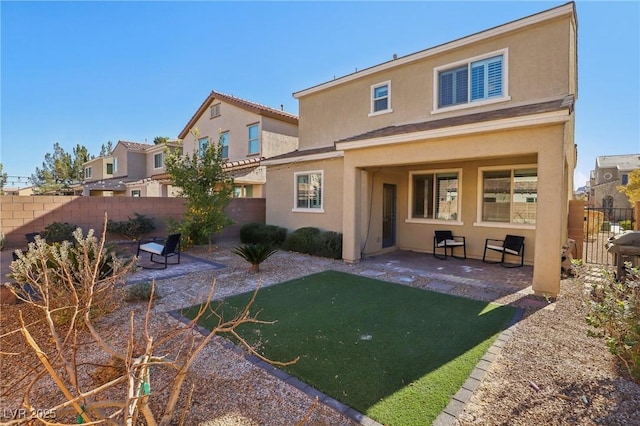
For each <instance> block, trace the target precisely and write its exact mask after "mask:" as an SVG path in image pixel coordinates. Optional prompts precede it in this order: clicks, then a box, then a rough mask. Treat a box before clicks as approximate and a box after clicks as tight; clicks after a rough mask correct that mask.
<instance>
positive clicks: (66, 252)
mask: <svg viewBox="0 0 640 426" xmlns="http://www.w3.org/2000/svg"><path fill="white" fill-rule="evenodd" d="M73 239H74V243H71V242H70V241H69V240H65V241H63V242H61V243H58V242H55V243H49V242H47V241H46V240H45V239H43V238H40V237H36V240H35V242H34V243H30V244H29V249H28V250H26V251H24V252H19V253H18V258H17V259H16V260H14V261H13V262H11V265H10V266H9V270H10V271H11V273H10V274H9V276H10V278H12V279H13V280H14V281H15V283H14V284H12V288H13V289H14V291H15V292H16V293H17V294H18V295H19V296H20V297H21V298H23V299H26V300H47V301H48V302H47V303H48V304H49V306H50V307H52V308H62V307H67V308H66V309H62V310H60V311H59V312H58V317H57V320H59V321H64V320H65V318H66V317H67V316H69V315H70V313H71V314H72V313H73V312H72V311H73V309H72V308H71V310H70V309H69V308H68V307H69V306H70V304H71V306H72V305H73V304H74V300H77V301H79V303H80V305H82V306H89V307H90V309H91V311H92V314H94V315H100V314H102V313H105V312H109V311H111V310H112V309H114V308H115V307H116V306H117V305H118V303H119V300H121V296H119V294H118V292H117V291H115V284H116V283H117V281H118V280H119V277H120V276H121V275H122V274H123V273H125V272H126V271H127V270H128V269H129V268H130V267H131V266H132V262H131V257H120V256H118V254H117V247H116V246H114V245H109V246H105V247H102V248H101V247H100V242H99V241H98V239H97V238H96V237H95V236H94V235H93V230H89V232H88V233H87V235H86V237H84V236H83V235H82V230H81V229H80V228H78V229H76V231H74V233H73ZM96 270H97V271H98V273H97V275H94V271H96ZM88 300H92V303H89V302H87V301H88ZM85 302H86V303H85Z"/></svg>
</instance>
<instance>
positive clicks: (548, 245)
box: [533, 143, 567, 297]
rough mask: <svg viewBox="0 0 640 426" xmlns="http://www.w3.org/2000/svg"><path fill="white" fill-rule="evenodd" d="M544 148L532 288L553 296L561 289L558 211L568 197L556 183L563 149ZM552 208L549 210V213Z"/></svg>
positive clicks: (561, 174)
mask: <svg viewBox="0 0 640 426" xmlns="http://www.w3.org/2000/svg"><path fill="white" fill-rule="evenodd" d="M557 145H560V146H561V144H560V143H558V144H557ZM548 148H549V149H543V150H541V151H539V152H538V206H537V218H536V234H535V235H536V237H535V253H534V259H533V291H534V293H535V294H536V295H539V296H551V297H555V296H557V295H558V293H559V292H560V265H561V258H560V252H561V249H562V245H563V244H564V241H562V234H563V232H562V230H563V221H564V222H566V221H567V217H566V216H564V217H563V215H562V214H561V212H564V211H566V209H565V208H564V207H565V205H566V204H567V200H565V199H563V193H564V191H562V189H561V188H558V185H562V184H563V177H564V167H563V166H564V159H563V154H562V151H561V150H560V149H559V148H558V149H553V148H551V146H549V147H548ZM549 212H552V213H549Z"/></svg>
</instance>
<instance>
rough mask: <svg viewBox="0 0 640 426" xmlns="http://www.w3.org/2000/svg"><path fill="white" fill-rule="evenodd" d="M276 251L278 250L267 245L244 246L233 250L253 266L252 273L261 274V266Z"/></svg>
mask: <svg viewBox="0 0 640 426" xmlns="http://www.w3.org/2000/svg"><path fill="white" fill-rule="evenodd" d="M276 251H278V249H276V248H273V247H271V246H268V245H265V244H244V245H241V246H237V247H234V249H233V250H231V252H232V253H234V254H237V255H238V256H240V257H242V258H243V259H244V260H246V261H247V262H249V263H250V264H251V271H252V272H260V264H261V263H262V262H264V261H265V260H267V259H268V258H269V256H271V255H272V254H273V253H275V252H276Z"/></svg>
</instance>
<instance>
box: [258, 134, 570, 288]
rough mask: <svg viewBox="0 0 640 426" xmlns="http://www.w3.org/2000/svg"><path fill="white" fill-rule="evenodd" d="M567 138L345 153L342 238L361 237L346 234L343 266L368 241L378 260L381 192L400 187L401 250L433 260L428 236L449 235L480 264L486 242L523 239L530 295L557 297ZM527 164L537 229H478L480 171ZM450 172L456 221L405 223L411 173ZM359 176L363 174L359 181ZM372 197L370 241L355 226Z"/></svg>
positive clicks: (513, 137)
mask: <svg viewBox="0 0 640 426" xmlns="http://www.w3.org/2000/svg"><path fill="white" fill-rule="evenodd" d="M564 137H565V124H563V123H561V124H556V125H545V126H541V127H533V128H527V129H518V130H509V131H502V132H496V133H491V134H477V135H467V136H459V137H451V138H446V139H435V140H428V141H416V142H407V143H400V144H394V145H393V146H380V147H371V148H364V149H357V150H347V151H345V157H344V163H345V168H344V178H343V182H344V186H343V194H344V195H343V198H344V203H343V223H342V226H343V229H345V230H349V229H358V233H350V232H348V231H347V232H345V233H344V234H345V240H344V252H343V256H344V258H345V260H347V261H356V260H358V259H359V258H360V253H361V251H362V247H364V246H365V240H366V247H365V253H375V252H377V251H379V250H380V249H381V248H382V247H381V243H380V240H381V232H382V228H381V211H382V205H381V198H382V184H383V183H391V184H395V185H397V190H398V192H397V195H398V202H397V247H398V248H401V249H409V250H415V251H424V252H431V251H432V245H433V231H434V230H436V229H451V230H452V231H453V232H454V234H457V235H464V236H465V237H466V238H467V255H468V256H469V257H471V258H477V259H480V258H482V254H483V249H484V243H485V239H486V238H497V239H502V238H504V236H505V235H506V234H516V235H523V236H525V238H526V239H525V244H526V250H525V262H526V263H527V264H533V263H534V259H535V266H536V267H535V269H534V282H536V283H537V285H536V287H534V289H535V290H536V291H538V292H540V293H549V294H557V292H558V291H559V288H556V286H557V285H559V272H558V271H559V270H560V256H559V253H560V248H561V247H562V245H563V244H564V242H565V241H566V236H567V219H566V218H567V215H566V212H567V211H568V197H569V194H570V190H569V189H568V188H567V185H569V183H570V182H569V181H568V179H567V173H568V171H569V169H571V170H572V167H573V165H569V164H568V163H567V159H566V158H565V143H564ZM570 158H571V157H570ZM531 164H537V168H538V202H537V220H536V225H535V226H534V225H518V224H500V223H484V222H482V221H481V220H480V218H479V203H480V197H481V194H480V182H479V174H478V173H479V171H478V169H479V168H481V167H487V166H497V165H504V166H509V167H512V166H514V167H517V166H522V165H531ZM450 168H459V169H460V170H461V176H462V177H461V182H460V185H461V186H460V191H461V192H460V194H459V196H460V197H461V198H462V207H461V211H460V219H461V220H460V221H459V222H452V221H433V222H432V223H412V222H411V221H408V220H407V219H408V217H409V172H410V171H411V170H430V169H431V170H433V169H450ZM362 170H366V172H367V173H365V174H363V173H362ZM372 181H373V189H371V185H372V184H371V182H372ZM369 194H373V200H372V201H373V202H372V203H371V205H372V211H371V218H372V219H371V224H370V228H369V229H368V231H369V232H368V237H367V232H366V231H367V229H366V226H365V227H358V224H362V223H363V218H366V217H368V216H369V212H368V211H367V209H368V207H367V206H368V205H369ZM349 200H358V201H356V202H349ZM267 211H269V208H268V209H267ZM365 223H367V222H365ZM363 228H364V229H363Z"/></svg>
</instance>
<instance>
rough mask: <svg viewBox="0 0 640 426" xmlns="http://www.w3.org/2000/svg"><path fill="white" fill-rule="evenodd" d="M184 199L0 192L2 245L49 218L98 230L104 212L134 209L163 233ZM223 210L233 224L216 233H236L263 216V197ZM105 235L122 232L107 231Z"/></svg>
mask: <svg viewBox="0 0 640 426" xmlns="http://www.w3.org/2000/svg"><path fill="white" fill-rule="evenodd" d="M184 205H185V200H184V199H182V198H172V197H72V196H12V195H3V196H0V222H1V224H0V226H1V228H2V231H3V232H4V234H5V236H6V238H7V241H6V244H5V248H6V249H15V248H21V247H23V246H24V245H25V244H26V239H25V234H27V233H30V232H42V231H43V230H44V228H45V227H46V226H47V225H49V224H50V223H53V222H67V223H70V224H73V225H77V226H80V227H81V228H82V229H83V230H84V231H85V232H86V231H87V230H89V229H94V230H95V231H96V232H101V231H102V228H103V226H104V220H105V214H106V215H107V218H108V219H110V220H115V221H122V220H127V219H128V218H129V217H133V216H134V214H135V213H139V214H142V215H145V216H147V217H150V218H153V220H154V223H155V225H156V229H155V230H154V231H153V232H152V234H153V235H166V234H167V226H166V224H167V220H168V218H170V217H171V218H173V219H175V220H180V219H181V218H182V214H183V212H184ZM227 214H228V215H230V217H231V218H232V220H233V221H234V225H232V226H230V227H228V228H227V229H225V230H224V231H223V233H222V234H221V235H220V237H224V238H232V237H236V236H237V235H238V232H239V229H240V227H241V226H242V225H244V224H245V223H249V222H262V223H264V220H265V200H264V199H263V198H235V199H233V200H231V203H230V204H229V206H228V207H227ZM107 238H108V239H122V238H123V237H122V236H118V235H108V236H107Z"/></svg>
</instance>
